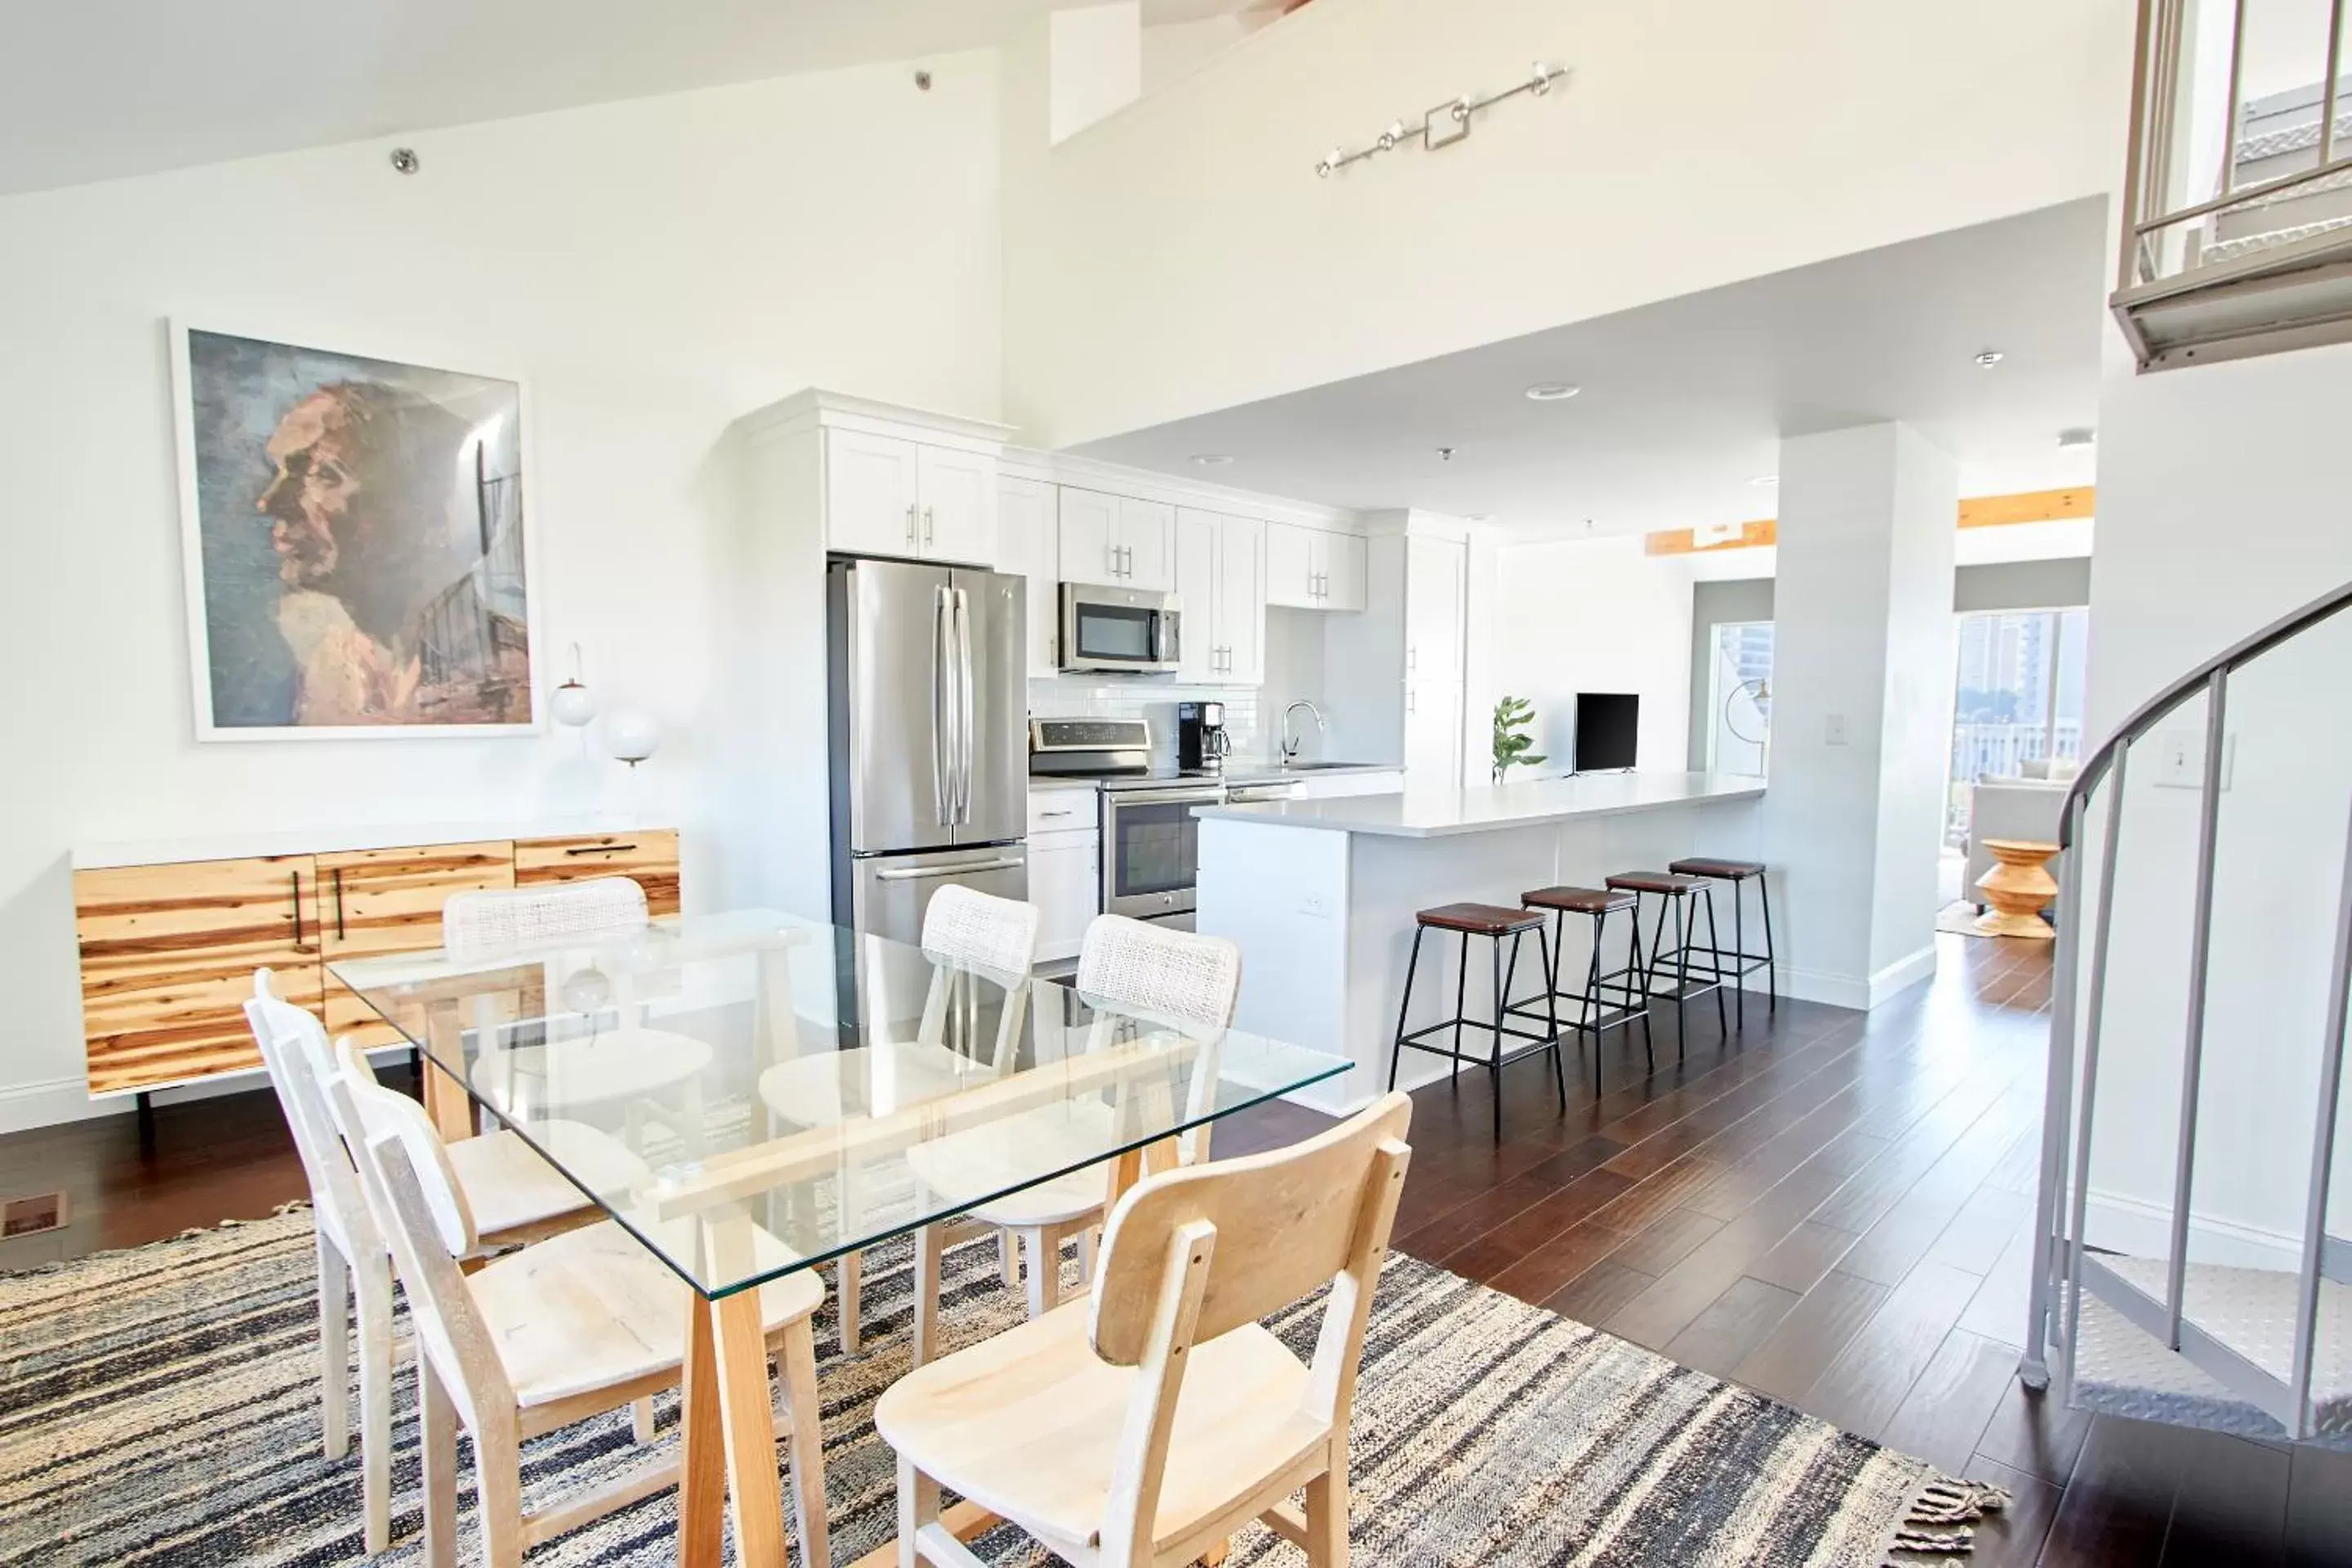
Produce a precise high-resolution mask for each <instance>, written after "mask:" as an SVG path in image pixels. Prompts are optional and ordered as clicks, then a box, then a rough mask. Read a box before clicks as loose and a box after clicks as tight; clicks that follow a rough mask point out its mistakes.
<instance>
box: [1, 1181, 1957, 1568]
mask: <svg viewBox="0 0 2352 1568" xmlns="http://www.w3.org/2000/svg"><path fill="white" fill-rule="evenodd" d="M314 1256H315V1255H314V1253H313V1250H312V1246H311V1239H310V1222H309V1216H308V1215H307V1214H304V1213H302V1212H299V1211H297V1212H294V1213H290V1214H287V1215H280V1216H278V1217H277V1218H275V1219H270V1220H265V1221H261V1222H258V1223H255V1224H250V1225H238V1226H227V1227H225V1228H222V1229H218V1230H211V1231H203V1232H197V1233H194V1234H191V1235H189V1236H185V1237H179V1238H177V1239H175V1240H173V1241H167V1242H162V1243H158V1244H156V1245H154V1246H152V1247H139V1248H135V1249H131V1250H128V1251H122V1252H114V1253H104V1254H100V1255H98V1256H95V1257H91V1258H82V1259H79V1260H77V1261H74V1262H70V1263H67V1264H62V1265H58V1266H56V1267H53V1268H47V1269H43V1270H40V1271H37V1272H34V1273H30V1274H23V1275H16V1276H13V1277H7V1278H0V1563H7V1564H27V1565H29V1564H40V1565H41V1568H65V1565H68V1564H77V1563H87V1564H99V1563H105V1564H129V1563H171V1564H183V1563H185V1564H212V1563H240V1564H243V1563H261V1564H273V1565H276V1564H311V1563H352V1562H358V1561H362V1560H363V1552H362V1549H361V1544H360V1538H359V1479H358V1449H357V1444H356V1439H354V1444H353V1448H352V1457H351V1458H348V1459H345V1460H342V1461H340V1462H332V1463H331V1462H329V1461H328V1460H326V1459H325V1458H323V1457H322V1454H321V1450H320V1440H319V1439H320V1432H319V1400H318V1377H319V1352H318V1340H317V1320H316V1305H315V1301H316V1298H315V1296H314V1293H313V1291H314V1285H313V1279H314V1275H313V1270H314V1262H313V1258H314ZM947 1278H948V1287H949V1289H948V1302H947V1310H946V1312H945V1313H944V1314H943V1323H942V1327H943V1332H944V1337H945V1339H946V1341H947V1342H948V1343H949V1345H950V1347H953V1346H954V1345H956V1344H958V1343H962V1342H970V1341H972V1340H976V1339H979V1338H982V1337H983V1336H985V1335H987V1334H989V1333H992V1332H994V1331H998V1330H1001V1329H1003V1328H1004V1327H1007V1326H1009V1325H1010V1324H1011V1323H1012V1322H1013V1321H1016V1319H1017V1316H1018V1313H1019V1304H1018V1302H1017V1300H1015V1299H1014V1298H1013V1295H1012V1294H1011V1293H1008V1292H1007V1291H1006V1290H1005V1289H1003V1285H1002V1283H1001V1281H1000V1280H999V1279H998V1277H997V1273H996V1267H995V1257H994V1252H993V1248H992V1247H990V1246H988V1245H986V1244H982V1245H980V1246H977V1247H961V1248H958V1249H955V1250H953V1251H951V1252H950V1254H949V1259H948V1270H947ZM907 1298H908V1270H907V1267H906V1249H905V1246H904V1244H903V1243H900V1244H898V1248H897V1250H896V1255H895V1256H893V1255H892V1253H891V1250H890V1249H887V1248H885V1249H880V1250H877V1253H875V1254H872V1255H869V1258H868V1265H867V1271H866V1331H867V1335H868V1337H867V1339H866V1343H865V1345H864V1347H863V1349H862V1350H861V1351H860V1352H859V1353H858V1354H856V1355H855V1356H843V1355H842V1354H841V1353H840V1352H839V1349H838V1338H837V1336H836V1335H835V1332H834V1330H833V1325H832V1321H831V1308H830V1307H829V1306H828V1308H827V1310H826V1315H825V1317H824V1318H823V1319H821V1320H820V1321H819V1323H818V1325H817V1341H818V1344H819V1347H820V1350H821V1352H822V1351H826V1350H829V1351H830V1352H831V1353H829V1354H824V1355H823V1357H822V1361H821V1365H820V1379H821V1386H822V1387H823V1389H824V1395H825V1407H824V1434H825V1455H824V1463H825V1486H826V1492H827V1495H828V1499H829V1500H830V1504H831V1508H830V1513H831V1517H832V1519H833V1521H834V1525H833V1554H834V1559H835V1562H836V1563H846V1562H849V1561H851V1560H852V1559H854V1558H856V1556H858V1555H860V1554H862V1553H864V1552H867V1551H869V1550H871V1549H873V1548H874V1547H876V1546H877V1545H879V1544H881V1543H882V1542H885V1541H887V1539H888V1537H889V1535H890V1532H891V1529H892V1525H893V1517H894V1513H893V1510H894V1486H895V1480H894V1474H893V1469H892V1466H891V1459H890V1455H889V1451H888V1449H887V1447H886V1446H885V1445H884V1444H882V1443H881V1442H880V1441H879V1439H878V1438H877V1436H875V1433H874V1428H873V1425H872V1421H871V1413H872V1408H873V1402H874V1400H875V1398H876V1396H877V1394H880V1392H881V1391H882V1390H883V1389H885V1388H887V1386H889V1384H891V1382H892V1381H894V1380H895V1379H896V1378H898V1376H900V1375H902V1374H903V1373H904V1372H905V1371H906V1367H907V1352H906V1341H905V1327H906V1310H907ZM1315 1324H1316V1318H1315V1314H1314V1310H1313V1308H1312V1306H1302V1307H1300V1308H1298V1309H1294V1310H1292V1311H1291V1312H1289V1313H1287V1314H1285V1315H1284V1316H1283V1317H1282V1318H1280V1319H1278V1320H1276V1321H1275V1323H1274V1325H1273V1326H1274V1327H1275V1328H1276V1330H1277V1331H1279V1332H1281V1333H1282V1335H1283V1336H1284V1338H1285V1339H1286V1340H1287V1341H1288V1342H1290V1343H1291V1344H1292V1345H1293V1346H1294V1347H1295V1348H1296V1349H1297V1350H1298V1351H1299V1352H1300V1353H1301V1354H1302V1355H1304V1354H1307V1353H1309V1352H1311V1348H1312V1344H1313V1338H1314V1331H1315ZM403 1359H404V1361H405V1357H404V1358H403ZM1360 1388H1361V1392H1360V1395H1359V1402H1358V1408H1357V1412H1356V1422H1355V1476H1354V1500H1353V1510H1352V1513H1353V1540H1354V1557H1355V1560H1356V1561H1357V1562H1358V1563H1366V1564H1379V1565H1383V1568H1385V1565H1389V1564H1441V1563H1442V1564H1447V1565H1470V1564H1496V1565H1505V1564H1507V1565H1513V1568H1517V1565H1521V1564H1527V1565H1533V1564H1596V1565H1598V1564H1610V1565H1619V1568H1633V1565H1634V1564H1664V1563H1675V1564H1684V1563H1719V1564H1733V1563H1738V1564H1791V1565H1793V1564H1806V1565H1809V1568H1810V1565H1818V1568H1838V1565H1853V1568H1878V1565H1879V1564H1880V1563H1882V1561H1885V1559H1886V1555H1887V1552H1888V1550H1889V1548H1890V1546H1891V1545H1892V1544H1894V1543H1895V1539H1896V1536H1897V1532H1898V1531H1901V1530H1902V1529H1903V1528H1904V1521H1905V1520H1906V1516H1908V1515H1910V1514H1912V1513H1913V1511H1914V1510H1915V1507H1916V1506H1917V1505H1918V1504H1919V1501H1920V1499H1921V1496H1922V1493H1923V1491H1925V1492H1927V1495H1928V1500H1929V1506H1928V1507H1927V1510H1926V1511H1925V1513H1923V1514H1922V1517H1923V1518H1933V1517H1935V1516H1936V1514H1937V1509H1936V1508H1935V1507H1934V1504H1935V1502H1936V1501H1937V1498H1938V1496H1939V1495H1941V1494H1939V1493H1938V1492H1937V1486H1936V1483H1937V1478H1935V1477H1934V1476H1933V1475H1932V1474H1931V1473H1930V1472H1929V1471H1928V1469H1927V1467H1926V1466H1924V1465H1922V1464H1921V1463H1919V1462H1918V1461H1916V1460H1914V1459H1909V1458H1904V1457H1903V1456H1901V1455H1898V1454H1895V1453H1893V1452H1891V1451H1888V1450H1885V1449H1882V1448H1880V1447H1877V1446H1875V1445H1874V1444H1872V1443H1868V1442H1865V1441H1864V1440H1862V1439H1860V1438H1857V1437H1853V1436H1848V1435H1846V1434H1844V1433H1842V1432H1839V1431H1837V1430H1836V1429H1834V1428H1833V1427H1831V1426H1826V1425H1824V1424H1823V1423H1822V1422H1819V1421H1816V1420H1813V1419H1812V1418H1811V1417H1810V1416H1807V1415H1801V1414H1799V1413H1798V1412H1796V1411H1794V1410H1791V1409H1789V1408H1788V1407H1786V1406H1784V1405H1777V1404H1775V1403H1773V1402H1772V1401H1770V1400H1768V1399H1765V1398H1763V1397H1761V1396H1760V1395H1758V1394H1751V1393H1748V1392H1747V1391H1745V1390H1742V1389H1739V1388H1737V1387H1734V1386H1732V1385H1729V1384H1724V1383H1721V1382H1718V1381H1717V1380H1716V1379H1714V1378H1711V1377H1707V1376H1705V1375H1703V1374H1702V1373H1696V1372H1693V1371H1690V1370H1688V1369H1687V1368H1684V1367H1678V1366H1676V1365H1675V1364H1674V1363H1671V1362H1668V1361H1665V1360H1664V1359H1662V1358H1660V1357H1658V1356H1655V1355H1652V1354H1650V1353H1649V1352H1646V1351H1643V1350H1641V1349H1639V1348H1638V1347H1636V1346H1633V1345H1630V1344H1627V1343H1626V1342H1623V1341H1622V1340H1617V1339H1614V1338H1612V1337H1611V1336H1609V1335H1607V1334H1603V1333H1600V1332H1598V1331H1594V1330H1592V1329H1590V1328H1587V1327H1585V1326H1583V1325H1582V1324H1580V1323H1576V1322H1572V1321H1568V1320H1566V1319H1563V1318H1560V1317H1557V1316H1555V1315H1553V1314H1551V1313H1549V1312H1545V1311H1542V1310H1538V1309H1536V1308H1533V1307H1529V1306H1527V1305H1526V1304H1524V1303H1522V1302H1519V1301H1517V1300H1513V1299H1511V1298H1510V1297H1507V1296H1503V1295H1499V1294H1497V1293H1496V1292H1494V1291H1492V1290H1488V1289H1484V1288H1482V1287H1480V1286H1476V1285H1473V1284H1470V1283H1469V1282H1467V1281H1465V1280H1463V1279H1456V1278H1455V1277H1454V1276H1453V1275H1450V1274H1447V1273H1444V1271H1442V1270H1440V1269H1436V1268H1431V1267H1429V1266H1428V1265H1426V1264H1423V1263H1421V1262H1418V1261H1416V1260H1414V1259H1412V1258H1403V1257H1395V1258H1391V1260H1390V1262H1389V1266H1388V1269H1387V1272H1386V1273H1385V1275H1384V1276H1383V1278H1382V1281H1381V1292H1380V1296H1379V1299H1378V1302H1377V1305H1376V1307H1375V1310H1374V1315H1373V1320H1372V1326H1371V1331H1370V1340H1369V1342H1368V1343H1367V1346H1366V1351H1365V1357H1364V1368H1363V1373H1362V1380H1361V1385H1360ZM414 1400H415V1384H414V1378H413V1375H412V1373H410V1371H409V1370H408V1369H407V1368H406V1366H405V1365H404V1366H403V1369H402V1371H401V1373H400V1374H399V1379H398V1405H397V1415H396V1417H395V1421H396V1426H395V1433H396V1436H397V1438H398V1441H399V1443H400V1451H399V1454H398V1457H397V1458H396V1460H395V1468H394V1546H393V1549H392V1551H391V1552H389V1553H387V1554H386V1557H385V1559H384V1561H385V1562H387V1563H401V1564H406V1563H415V1562H417V1561H419V1560H421V1557H422V1552H421V1549H420V1544H419V1541H418V1537H417V1531H418V1529H419V1517H420V1516H419V1513H418V1500H417V1482H418V1474H417V1457H416V1452H415V1420H414ZM352 1408H353V1411H354V1413H356V1411H357V1408H358V1404H357V1395H356V1394H354V1395H353V1401H352ZM676 1419H677V1410H676V1405H675V1402H674V1400H671V1399H666V1400H665V1401H664V1402H663V1404H662V1406H661V1425H662V1430H663V1435H662V1436H661V1438H660V1439H659V1440H660V1441H661V1442H664V1443H668V1442H675V1441H676V1436H675V1424H676ZM645 1456H646V1450H644V1449H641V1448H639V1447H635V1445H634V1444H633V1443H632V1442H631V1440H630V1436H629V1430H628V1423H627V1418H626V1415H625V1413H614V1415H608V1416H606V1417H604V1418H602V1419H599V1420H596V1421H592V1422H587V1423H583V1424H582V1425H581V1426H577V1427H574V1428H572V1429H569V1430H567V1431H565V1432H562V1433H558V1434H555V1435H552V1436H549V1437H546V1438H543V1439H541V1440H540V1441H538V1442H536V1443H534V1444H532V1445H530V1447H527V1448H526V1449H525V1451H524V1457H523V1484H524V1489H525V1495H526V1500H527V1501H528V1502H530V1503H532V1504H534V1505H535V1504H537V1503H539V1502H541V1501H543V1500H547V1499H550V1498H553V1497H558V1496H561V1495H562V1494H564V1493H565V1492H567V1491H569V1490H571V1489H572V1488H575V1487H578V1486H582V1485H583V1484H587V1483H592V1482H593V1481H594V1480H596V1479H600V1478H603V1477H605V1476H609V1475H613V1474H615V1473H618V1472H619V1471H622V1470H625V1469H627V1468H631V1467H633V1466H635V1464H637V1463H639V1462H641V1461H642V1460H643V1458H645ZM467 1473H468V1474H469V1473H470V1472H469V1470H468V1472H467ZM787 1495H789V1492H788V1493H787ZM1945 1500H1946V1502H1947V1503H1948V1501H1949V1499H1948V1496H1946V1497H1945ZM1981 1501H1983V1499H1981V1498H1971V1497H1970V1496H1969V1495H1968V1494H1966V1493H1965V1492H1964V1494H1963V1498H1962V1506H1961V1507H1960V1508H1959V1509H1958V1510H1957V1511H1958V1512H1959V1513H1961V1514H1966V1513H1967V1512H1968V1511H1969V1508H1970V1507H1972V1506H1973V1505H1974V1503H1976V1502H1981ZM675 1502H676V1493H675V1492H669V1493H665V1494H663V1495H661V1496H659V1497H656V1498H652V1499H649V1500H646V1501H645V1502H643V1503H641V1504H639V1505H637V1506H636V1507H635V1508H632V1509H629V1510H625V1511H623V1512H621V1513H618V1514H615V1515H613V1516H611V1517H608V1518H606V1519H604V1520H603V1521H598V1522H597V1523H595V1524H593V1525H590V1526H587V1527H586V1528H583V1529H582V1530H580V1531H575V1532H573V1533H572V1534H571V1535H569V1536H566V1537H564V1538H563V1539H562V1540H561V1541H558V1542H552V1543H551V1544H550V1545H548V1546H546V1547H543V1548H541V1549H540V1550H539V1551H537V1552H533V1553H532V1554H531V1557H530V1562H531V1563H532V1564H533V1568H540V1565H542V1564H545V1565H560V1568H586V1565H589V1564H596V1565H599V1568H602V1565H607V1564H626V1565H630V1568H636V1565H644V1568H653V1565H655V1564H659V1563H669V1562H670V1561H672V1558H673V1555H674V1552H673V1545H674V1541H675V1533H676V1511H675ZM460 1508H461V1510H464V1513H463V1516H462V1517H463V1518H464V1519H466V1520H470V1517H471V1510H472V1496H471V1490H470V1482H468V1487H467V1494H466V1495H465V1497H464V1498H463V1499H462V1500H461V1502H460ZM1942 1511H1943V1512H1944V1513H1946V1514H1950V1513H1952V1512H1954V1511H1955V1510H1952V1509H1951V1508H1949V1507H1947V1508H1945V1509H1944V1510H1942ZM1909 1539H1917V1540H1920V1541H1921V1542H1922V1543H1923V1544H1931V1545H1932V1544H1948V1545H1954V1546H1957V1545H1958V1540H1957V1539H1955V1538H1952V1537H1950V1536H1948V1535H1947V1536H1945V1537H1944V1538H1943V1539H1942V1540H1941V1541H1940V1542H1939V1541H1937V1540H1936V1539H1935V1538H1934V1537H1933V1536H1930V1537H1926V1538H1921V1537H1916V1536H1906V1540H1909ZM975 1545H976V1547H977V1549H978V1550H979V1552H980V1553H981V1555H982V1557H983V1558H984V1559H985V1560H986V1561H987V1562H989V1563H992V1564H994V1565H1000V1568H1013V1565H1015V1564H1021V1565H1028V1564H1043V1563H1046V1562H1048V1561H1050V1560H1049V1559H1048V1558H1046V1557H1045V1556H1044V1555H1042V1554H1041V1553H1039V1552H1037V1551H1036V1550H1035V1549H1034V1547H1033V1546H1032V1545H1031V1544H1030V1543H1029V1542H1026V1541H1025V1540H1024V1539H1022V1538H1021V1537H1019V1536H1018V1535H1017V1533H1016V1532H1014V1531H1011V1530H1009V1529H1001V1530H999V1531H995V1532H994V1533H993V1534H992V1535H990V1536H988V1537H986V1538H983V1539H982V1541H981V1542H976V1543H975ZM461 1549H462V1550H463V1551H464V1552H465V1553H466V1555H465V1556H464V1558H463V1560H464V1561H467V1562H472V1561H475V1558H474V1557H473V1555H472V1552H473V1547H472V1542H471V1541H470V1539H468V1540H467V1541H466V1542H463V1543H462V1548H461ZM795 1552H797V1547H795ZM794 1561H795V1563H797V1562H798V1558H797V1556H795V1559H794ZM1232 1561H1233V1562H1234V1563H1236V1564H1241V1565H1252V1564H1266V1565H1268V1568H1298V1565H1300V1564H1302V1563H1303V1562H1304V1558H1303V1556H1302V1554H1301V1553H1299V1552H1297V1551H1296V1550H1295V1549H1294V1548H1292V1547H1290V1546H1288V1545H1286V1544H1285V1543H1283V1542H1279V1541H1277V1540H1276V1539H1275V1538H1273V1537H1272V1536H1271V1535H1269V1534H1268V1533H1267V1532H1266V1531H1264V1530H1263V1529H1262V1528H1258V1527H1252V1529H1251V1530H1250V1531H1248V1532H1246V1533H1244V1535H1243V1536H1242V1537H1240V1538H1239V1539H1238V1540H1237V1541H1236V1542H1235V1547H1234V1555H1233V1559H1232Z"/></svg>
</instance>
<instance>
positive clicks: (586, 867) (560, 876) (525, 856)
mask: <svg viewBox="0 0 2352 1568" xmlns="http://www.w3.org/2000/svg"><path fill="white" fill-rule="evenodd" d="M514 868H515V886H517V887H519V888H537V887H544V886H546V885H548V884H549V883H551V882H578V881H584V880H586V879H588V878H591V877H626V878H628V879H630V880H632V881H634V882H635V883H636V885H637V886H638V887H640V888H643V889H645V890H646V913H647V914H650V915H654V916H656V917H658V916H661V915H674V914H676V913H677V912H678V908H679V899H678V875H677V829H675V828H670V827H661V828H648V829H646V830H645V831H643V832H640V833H601V834H589V835H584V836H580V837H569V838H518V839H517V840H515V847H514Z"/></svg>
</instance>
